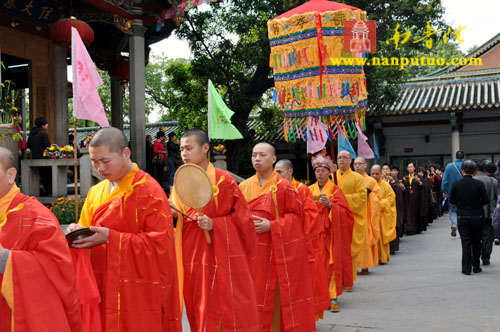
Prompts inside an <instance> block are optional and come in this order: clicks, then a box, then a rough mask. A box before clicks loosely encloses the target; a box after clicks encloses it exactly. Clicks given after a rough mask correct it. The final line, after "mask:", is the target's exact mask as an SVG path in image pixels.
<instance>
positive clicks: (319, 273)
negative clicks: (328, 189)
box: [274, 159, 330, 321]
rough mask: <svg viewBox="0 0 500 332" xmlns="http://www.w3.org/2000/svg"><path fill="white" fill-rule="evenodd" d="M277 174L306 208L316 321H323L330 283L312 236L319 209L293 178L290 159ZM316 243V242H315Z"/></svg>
mask: <svg viewBox="0 0 500 332" xmlns="http://www.w3.org/2000/svg"><path fill="white" fill-rule="evenodd" d="M274 169H275V170H276V173H278V174H279V175H280V176H282V177H283V178H285V179H286V180H287V181H288V182H290V183H291V184H292V186H293V187H294V188H295V190H296V191H297V193H298V194H299V198H300V201H301V202H302V205H303V207H304V215H305V220H304V223H305V225H304V229H305V231H306V232H307V236H309V238H310V241H311V242H310V243H311V244H310V246H311V248H314V249H312V250H314V261H315V264H314V307H315V310H314V312H315V319H316V321H317V320H319V319H323V311H325V310H326V309H328V308H329V307H330V305H329V300H330V299H329V297H328V283H327V281H326V272H325V266H324V264H323V255H322V253H321V250H320V249H321V248H320V246H319V245H318V239H319V236H318V234H317V233H316V232H315V233H314V238H312V236H311V229H316V228H317V224H318V208H317V207H316V203H315V202H314V198H313V195H312V193H311V191H310V190H309V188H308V187H307V186H306V185H305V184H303V183H301V182H299V181H297V180H295V178H294V177H293V164H292V162H291V161H290V160H288V159H281V160H279V161H278V162H277V163H276V166H275V167H274ZM313 241H314V242H313Z"/></svg>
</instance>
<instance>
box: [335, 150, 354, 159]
mask: <svg viewBox="0 0 500 332" xmlns="http://www.w3.org/2000/svg"><path fill="white" fill-rule="evenodd" d="M340 156H347V157H349V159H352V158H351V153H350V152H349V151H347V150H342V151H340V152H339V154H338V156H337V157H340Z"/></svg>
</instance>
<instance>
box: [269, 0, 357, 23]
mask: <svg viewBox="0 0 500 332" xmlns="http://www.w3.org/2000/svg"><path fill="white" fill-rule="evenodd" d="M340 9H352V10H357V9H359V8H356V7H353V6H349V5H346V4H343V3H340V2H335V1H328V0H310V1H308V2H306V3H305V4H303V5H300V6H298V7H295V8H294V9H292V10H289V11H287V12H286V13H283V14H281V15H280V16H277V17H275V18H273V20H276V19H280V18H288V17H291V16H292V15H296V14H304V13H311V12H328V11H336V10H340Z"/></svg>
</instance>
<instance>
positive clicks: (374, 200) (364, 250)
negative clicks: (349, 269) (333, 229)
mask: <svg viewBox="0 0 500 332" xmlns="http://www.w3.org/2000/svg"><path fill="white" fill-rule="evenodd" d="M363 179H364V180H365V184H366V187H367V188H368V189H370V190H371V192H370V194H368V201H367V210H366V237H365V242H364V245H363V246H362V247H361V251H360V252H359V258H358V267H360V268H362V269H367V268H370V267H374V266H377V265H378V257H379V255H378V241H379V238H380V200H381V199H382V196H381V195H380V188H379V186H378V184H377V181H376V180H375V179H374V178H372V177H371V176H369V175H368V174H366V173H365V174H363Z"/></svg>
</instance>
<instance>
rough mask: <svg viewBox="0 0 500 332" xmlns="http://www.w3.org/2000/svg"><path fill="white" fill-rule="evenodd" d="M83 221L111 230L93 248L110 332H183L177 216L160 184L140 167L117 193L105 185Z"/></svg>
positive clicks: (96, 189)
mask: <svg viewBox="0 0 500 332" xmlns="http://www.w3.org/2000/svg"><path fill="white" fill-rule="evenodd" d="M79 223H80V225H82V226H84V227H89V226H96V227H107V228H109V230H110V231H109V240H108V243H107V244H102V245H99V246H96V247H93V248H92V249H91V250H90V259H91V262H92V268H93V269H94V274H95V277H96V281H97V285H98V287H99V291H100V294H101V298H102V302H101V312H102V318H103V326H104V329H105V331H116V332H118V331H147V332H163V331H176V332H179V331H181V330H182V327H181V320H182V316H181V314H180V304H179V293H178V291H179V289H178V281H177V265H176V258H175V248H174V234H173V221H172V213H171V211H170V206H169V203H168V199H167V197H166V195H165V192H164V191H163V189H162V188H161V187H160V185H159V184H158V182H156V181H155V180H154V179H153V178H152V177H151V176H150V175H149V174H147V173H145V172H143V171H142V170H140V169H138V168H137V165H135V164H134V169H133V170H132V171H130V172H129V173H128V174H127V175H126V176H125V177H124V178H123V179H122V180H121V181H120V182H119V183H118V184H117V185H116V187H115V188H114V189H113V191H112V192H111V193H110V182H109V181H108V180H104V181H101V182H100V183H98V184H97V185H95V186H93V187H92V188H90V191H89V193H88V195H87V199H86V200H85V204H84V206H83V209H82V214H81V216H80V222H79Z"/></svg>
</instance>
